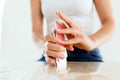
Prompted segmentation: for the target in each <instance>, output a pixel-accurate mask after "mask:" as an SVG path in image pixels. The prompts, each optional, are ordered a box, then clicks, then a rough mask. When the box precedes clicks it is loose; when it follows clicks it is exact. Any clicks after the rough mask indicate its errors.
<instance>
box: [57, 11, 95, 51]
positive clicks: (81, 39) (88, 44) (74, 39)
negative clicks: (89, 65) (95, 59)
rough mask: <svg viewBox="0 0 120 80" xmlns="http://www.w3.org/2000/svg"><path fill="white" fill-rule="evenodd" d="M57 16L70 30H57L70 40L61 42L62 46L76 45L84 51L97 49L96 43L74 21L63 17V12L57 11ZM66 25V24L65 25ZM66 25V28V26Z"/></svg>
mask: <svg viewBox="0 0 120 80" xmlns="http://www.w3.org/2000/svg"><path fill="white" fill-rule="evenodd" d="M56 15H57V16H58V17H59V18H60V19H61V20H63V21H64V22H65V23H66V24H67V26H69V28H66V29H57V30H56V31H57V32H58V33H61V34H66V35H67V37H68V40H65V41H61V44H63V45H74V46H76V47H78V48H80V49H84V50H87V51H89V50H92V49H94V48H96V43H95V41H94V40H93V39H92V38H90V37H89V36H87V35H86V34H85V33H84V32H83V30H82V28H81V27H80V26H79V25H77V24H76V23H75V22H74V21H73V20H72V19H70V18H69V17H67V16H65V15H63V14H62V13H61V12H59V11H57V12H56ZM63 24H64V23H63ZM66 24H64V26H66Z"/></svg>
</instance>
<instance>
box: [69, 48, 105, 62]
mask: <svg viewBox="0 0 120 80" xmlns="http://www.w3.org/2000/svg"><path fill="white" fill-rule="evenodd" d="M67 53H68V57H67V60H68V61H86V62H103V60H102V56H101V54H100V51H99V49H98V48H96V49H94V50H92V51H89V52H88V51H85V50H81V49H78V48H76V47H74V51H69V50H67Z"/></svg>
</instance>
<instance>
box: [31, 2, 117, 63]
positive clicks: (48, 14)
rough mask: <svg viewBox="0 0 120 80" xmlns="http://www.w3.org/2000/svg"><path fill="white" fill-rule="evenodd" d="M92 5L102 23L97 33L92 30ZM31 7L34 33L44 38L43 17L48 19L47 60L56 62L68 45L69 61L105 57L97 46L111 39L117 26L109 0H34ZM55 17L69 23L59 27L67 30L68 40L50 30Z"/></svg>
mask: <svg viewBox="0 0 120 80" xmlns="http://www.w3.org/2000/svg"><path fill="white" fill-rule="evenodd" d="M93 5H95V7H96V10H97V13H98V16H99V18H100V21H101V24H102V26H101V29H99V30H98V31H97V32H96V33H92V31H93V28H92V26H93V24H92V23H93ZM31 8H32V22H33V33H34V35H35V36H37V38H39V39H40V40H43V41H45V38H44V36H43V31H42V26H43V17H45V18H46V20H47V25H48V28H47V31H48V34H47V35H46V41H47V42H48V44H47V50H45V53H46V54H47V56H46V57H45V58H46V61H47V62H48V63H50V64H55V58H60V59H64V57H65V56H64V54H61V52H63V51H64V50H65V49H67V53H68V57H67V60H68V61H97V62H102V61H103V60H102V57H101V55H100V52H99V49H98V47H99V46H100V45H102V44H104V43H105V42H106V41H108V40H109V39H110V37H111V36H112V34H113V32H114V29H115V22H114V18H113V14H112V9H111V4H110V0H74V1H73V0H53V1H51V0H31ZM54 20H62V21H64V22H65V24H67V25H68V26H69V28H64V29H57V30H56V31H57V32H59V33H61V34H66V35H67V37H68V40H65V41H61V40H59V39H57V38H55V37H54V36H53V35H51V34H50V33H51V32H52V31H53V29H54ZM65 24H64V23H63V24H62V25H63V27H66V25H65ZM56 43H60V44H63V45H64V47H63V46H61V45H58V44H56ZM45 58H44V57H43V58H42V59H40V60H45Z"/></svg>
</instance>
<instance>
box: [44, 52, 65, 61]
mask: <svg viewBox="0 0 120 80" xmlns="http://www.w3.org/2000/svg"><path fill="white" fill-rule="evenodd" d="M46 54H47V55H48V56H50V57H53V58H60V59H64V57H65V55H64V53H63V52H55V51H52V50H47V51H46Z"/></svg>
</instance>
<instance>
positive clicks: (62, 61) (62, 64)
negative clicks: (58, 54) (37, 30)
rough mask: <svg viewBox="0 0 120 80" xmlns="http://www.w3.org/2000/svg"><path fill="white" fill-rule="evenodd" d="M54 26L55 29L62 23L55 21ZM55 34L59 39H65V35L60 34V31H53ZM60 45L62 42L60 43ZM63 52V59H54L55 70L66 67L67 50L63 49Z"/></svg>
mask: <svg viewBox="0 0 120 80" xmlns="http://www.w3.org/2000/svg"><path fill="white" fill-rule="evenodd" d="M55 28H56V29H62V23H60V22H58V21H56V23H55ZM55 36H56V37H57V38H59V39H61V40H65V35H64V34H60V33H57V32H55ZM60 45H62V44H60ZM63 54H64V56H65V58H64V59H56V64H57V71H60V70H63V69H66V67H67V51H66V50H65V51H64V52H63Z"/></svg>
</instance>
